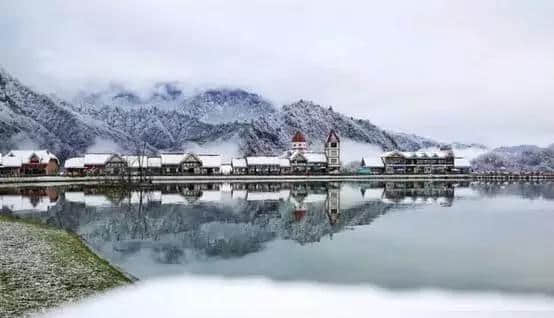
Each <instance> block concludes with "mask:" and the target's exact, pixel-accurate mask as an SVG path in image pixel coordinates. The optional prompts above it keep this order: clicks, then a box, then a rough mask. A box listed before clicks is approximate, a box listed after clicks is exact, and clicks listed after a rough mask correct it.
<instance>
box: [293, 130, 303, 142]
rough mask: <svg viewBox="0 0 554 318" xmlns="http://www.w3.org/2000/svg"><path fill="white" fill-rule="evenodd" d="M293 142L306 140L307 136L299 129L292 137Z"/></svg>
mask: <svg viewBox="0 0 554 318" xmlns="http://www.w3.org/2000/svg"><path fill="white" fill-rule="evenodd" d="M292 142H306V137H304V135H303V134H302V133H301V132H300V131H297V132H296V133H295V134H294V136H293V137H292Z"/></svg>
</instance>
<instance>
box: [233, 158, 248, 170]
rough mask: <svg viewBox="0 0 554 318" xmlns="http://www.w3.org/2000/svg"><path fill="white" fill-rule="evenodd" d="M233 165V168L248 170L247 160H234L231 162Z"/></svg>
mask: <svg viewBox="0 0 554 318" xmlns="http://www.w3.org/2000/svg"><path fill="white" fill-rule="evenodd" d="M231 165H232V166H233V168H246V166H247V165H246V159H244V158H233V159H232V160H231Z"/></svg>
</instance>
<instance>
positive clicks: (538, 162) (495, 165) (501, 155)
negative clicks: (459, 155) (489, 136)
mask: <svg viewBox="0 0 554 318" xmlns="http://www.w3.org/2000/svg"><path fill="white" fill-rule="evenodd" d="M472 166H473V168H474V169H475V170H477V171H498V170H506V171H509V172H520V171H528V172H541V171H542V172H553V171H554V144H553V145H551V146H550V147H547V148H541V147H538V146H533V145H520V146H513V147H500V148H496V149H493V150H492V151H490V152H488V153H486V154H483V155H481V156H479V157H477V158H476V159H475V160H473V161H472Z"/></svg>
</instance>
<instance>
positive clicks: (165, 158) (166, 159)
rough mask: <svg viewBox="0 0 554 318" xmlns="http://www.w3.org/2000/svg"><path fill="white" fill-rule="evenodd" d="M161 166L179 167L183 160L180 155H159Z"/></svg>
mask: <svg viewBox="0 0 554 318" xmlns="http://www.w3.org/2000/svg"><path fill="white" fill-rule="evenodd" d="M160 158H161V160H162V165H164V166H165V165H179V164H181V162H182V161H183V160H184V159H185V154H182V153H162V154H161V155H160Z"/></svg>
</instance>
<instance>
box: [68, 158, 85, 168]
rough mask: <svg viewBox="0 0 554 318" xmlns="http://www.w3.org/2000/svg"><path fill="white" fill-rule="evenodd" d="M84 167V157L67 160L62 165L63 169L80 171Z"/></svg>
mask: <svg viewBox="0 0 554 318" xmlns="http://www.w3.org/2000/svg"><path fill="white" fill-rule="evenodd" d="M84 167H85V158H84V157H76V158H69V159H67V160H66V161H65V163H64V168H66V169H82V168H84Z"/></svg>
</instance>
